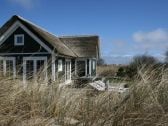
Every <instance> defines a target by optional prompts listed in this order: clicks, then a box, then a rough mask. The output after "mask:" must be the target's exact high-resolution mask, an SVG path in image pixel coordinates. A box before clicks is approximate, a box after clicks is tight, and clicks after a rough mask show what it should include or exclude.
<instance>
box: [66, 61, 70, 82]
mask: <svg viewBox="0 0 168 126" xmlns="http://www.w3.org/2000/svg"><path fill="white" fill-rule="evenodd" d="M65 81H66V82H70V81H71V60H66V61H65Z"/></svg>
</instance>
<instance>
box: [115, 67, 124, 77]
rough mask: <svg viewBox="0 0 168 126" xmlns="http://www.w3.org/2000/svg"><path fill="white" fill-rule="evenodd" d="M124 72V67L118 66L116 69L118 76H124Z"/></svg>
mask: <svg viewBox="0 0 168 126" xmlns="http://www.w3.org/2000/svg"><path fill="white" fill-rule="evenodd" d="M125 73H126V71H125V68H124V67H120V68H119V69H118V71H117V76H118V77H125V75H126V74H125Z"/></svg>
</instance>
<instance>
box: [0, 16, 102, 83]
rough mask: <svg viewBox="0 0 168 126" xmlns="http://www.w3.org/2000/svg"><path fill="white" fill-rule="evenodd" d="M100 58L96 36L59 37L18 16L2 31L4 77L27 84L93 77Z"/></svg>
mask: <svg viewBox="0 0 168 126" xmlns="http://www.w3.org/2000/svg"><path fill="white" fill-rule="evenodd" d="M53 26H54V25H53ZM99 56H100V53H99V37H98V36H96V35H93V36H61V37H57V36H55V35H53V34H51V33H49V32H47V31H46V30H44V29H43V28H41V27H39V26H37V25H35V24H33V23H32V22H30V21H28V20H26V19H24V18H22V17H20V16H17V15H14V16H12V17H11V18H10V19H9V20H8V21H7V22H6V23H5V24H4V25H3V26H2V27H1V28H0V74H1V75H3V76H7V77H12V78H19V79H23V82H24V83H26V81H27V80H32V79H33V80H34V79H40V80H43V81H44V80H52V81H56V80H57V79H58V78H60V77H62V78H63V79H62V81H63V82H65V83H69V82H71V80H72V79H73V78H93V77H95V76H96V67H97V66H96V64H97V60H98V59H99ZM38 73H40V76H38V75H39V74H38Z"/></svg>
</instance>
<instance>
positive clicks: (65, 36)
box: [58, 34, 98, 38]
mask: <svg viewBox="0 0 168 126" xmlns="http://www.w3.org/2000/svg"><path fill="white" fill-rule="evenodd" d="M58 37H59V38H75V37H76V38H77V37H79V38H80V37H98V35H96V34H95V35H94V34H93V35H61V36H58Z"/></svg>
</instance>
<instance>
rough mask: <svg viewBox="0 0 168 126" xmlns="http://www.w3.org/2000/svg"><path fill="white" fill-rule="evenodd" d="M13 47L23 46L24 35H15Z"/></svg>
mask: <svg viewBox="0 0 168 126" xmlns="http://www.w3.org/2000/svg"><path fill="white" fill-rule="evenodd" d="M14 41H15V45H16V46H22V45H24V34H17V35H15V40H14Z"/></svg>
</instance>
